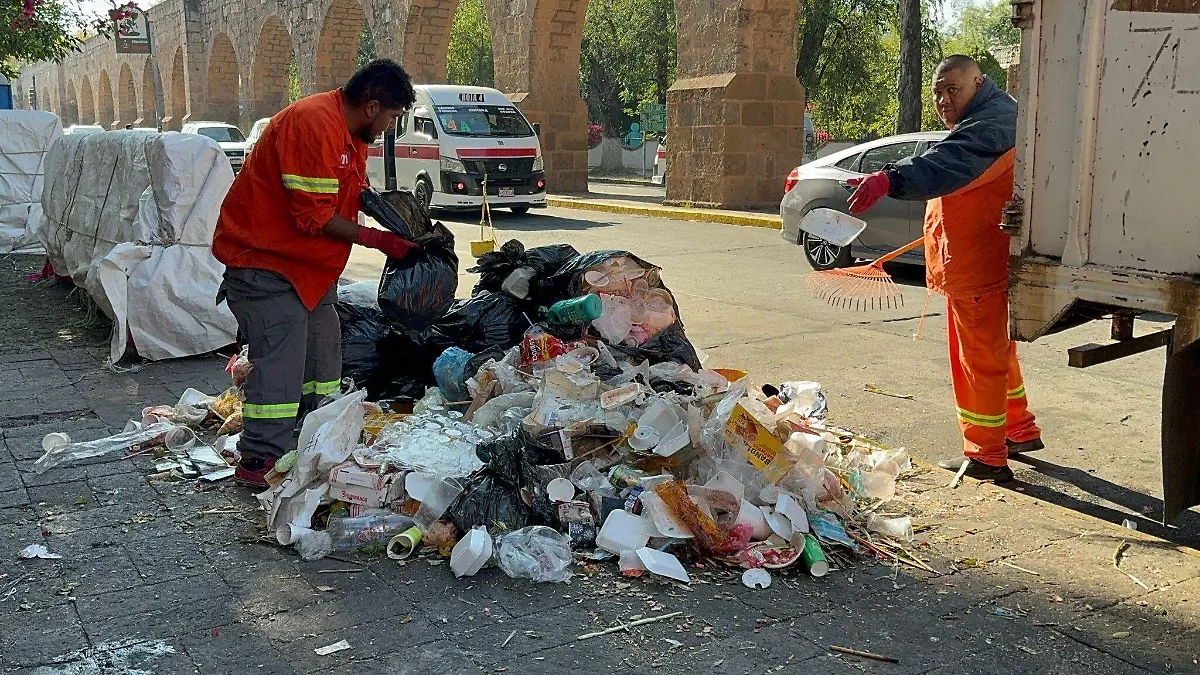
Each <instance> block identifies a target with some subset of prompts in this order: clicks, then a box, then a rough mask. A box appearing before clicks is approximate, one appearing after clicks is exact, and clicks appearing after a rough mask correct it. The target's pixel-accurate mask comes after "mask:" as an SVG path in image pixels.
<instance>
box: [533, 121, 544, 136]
mask: <svg viewBox="0 0 1200 675" xmlns="http://www.w3.org/2000/svg"><path fill="white" fill-rule="evenodd" d="M533 135H534V136H537V137H538V138H541V137H542V123H541V122H534V123H533Z"/></svg>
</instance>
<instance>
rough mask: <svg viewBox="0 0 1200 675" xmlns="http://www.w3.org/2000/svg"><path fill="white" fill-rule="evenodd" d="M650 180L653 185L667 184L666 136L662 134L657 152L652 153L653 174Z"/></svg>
mask: <svg viewBox="0 0 1200 675" xmlns="http://www.w3.org/2000/svg"><path fill="white" fill-rule="evenodd" d="M650 182H651V183H652V184H654V185H663V186H665V185H666V184H667V137H666V135H665V134H664V135H663V137H662V140H660V141H659V142H658V152H655V153H654V175H653V176H651V178H650Z"/></svg>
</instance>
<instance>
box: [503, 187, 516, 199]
mask: <svg viewBox="0 0 1200 675" xmlns="http://www.w3.org/2000/svg"><path fill="white" fill-rule="evenodd" d="M500 196H501V197H515V196H517V193H516V192H515V191H514V190H513V189H512V188H500Z"/></svg>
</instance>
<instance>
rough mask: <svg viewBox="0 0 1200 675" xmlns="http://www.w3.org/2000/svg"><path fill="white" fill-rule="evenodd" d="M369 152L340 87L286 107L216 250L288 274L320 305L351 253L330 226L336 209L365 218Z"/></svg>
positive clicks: (226, 209) (226, 259)
mask: <svg viewBox="0 0 1200 675" xmlns="http://www.w3.org/2000/svg"><path fill="white" fill-rule="evenodd" d="M366 153H367V146H366V144H365V143H363V142H362V141H360V140H358V139H355V138H352V137H351V136H350V131H349V130H348V129H347V128H346V119H345V115H344V114H343V113H342V93H341V90H340V89H335V90H333V91H329V92H325V93H324V94H314V95H313V96H308V97H305V98H302V99H300V100H299V101H296V102H295V103H293V104H291V105H290V106H288V107H286V108H284V109H283V110H282V111H280V112H279V113H277V114H276V115H275V116H274V117H272V118H271V121H270V122H269V123H268V124H267V128H266V129H265V130H264V131H263V134H262V137H261V138H260V139H259V140H258V143H256V144H255V146H254V149H253V151H252V152H251V153H250V156H249V157H248V158H246V164H245V165H244V166H243V167H242V172H241V173H240V174H239V175H238V177H237V178H236V179H235V180H234V181H233V187H231V188H230V189H229V193H228V194H227V195H225V201H224V202H223V203H222V204H221V215H220V217H219V218H218V219H217V228H216V233H215V234H214V236H213V255H214V256H216V258H217V260H220V261H221V262H222V263H224V264H225V265H226V266H229V267H250V268H255V269H264V270H269V271H272V272H276V273H278V274H281V275H283V277H284V278H286V279H287V280H288V281H289V282H291V284H292V286H293V287H295V289H296V294H297V295H299V296H300V300H301V302H303V303H304V305H305V307H308V308H309V309H310V310H312V309H313V308H314V307H316V306H317V302H318V301H320V299H321V297H322V296H323V295H325V293H326V291H328V290H329V287H330V286H332V285H333V284H335V283H336V282H337V279H338V277H339V276H340V275H341V274H342V272H343V271H344V270H345V268H346V261H347V260H348V259H349V257H350V244H348V243H346V242H344V241H338V240H336V239H332V238H330V237H326V236H325V235H324V234H323V228H324V226H325V224H326V223H328V222H329V220H330V219H331V218H333V216H334V214H339V215H341V216H342V217H344V218H346V219H347V220H350V221H357V220H358V198H359V194H360V192H361V189H362V184H363V182H364V181H365V178H366V167H367V164H366V162H367V154H366Z"/></svg>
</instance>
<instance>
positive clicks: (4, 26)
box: [0, 0, 89, 78]
mask: <svg viewBox="0 0 1200 675" xmlns="http://www.w3.org/2000/svg"><path fill="white" fill-rule="evenodd" d="M30 10H32V15H31V14H29V11H30ZM88 25H89V22H88V20H87V19H86V17H85V16H84V14H83V13H82V12H81V11H80V10H79V9H78V8H76V7H75V6H73V5H68V4H66V3H64V2H63V1H62V0H44V1H43V2H40V3H32V5H30V4H29V3H25V2H22V0H0V73H3V74H4V75H5V76H6V77H9V78H15V77H16V76H17V71H19V70H20V67H21V65H23V64H25V63H35V62H37V61H59V60H61V59H63V58H64V57H66V56H67V55H68V54H70V53H71V52H73V51H77V50H78V49H79V46H80V45H81V44H82V41H81V40H80V39H79V38H77V37H76V33H79V32H81V31H83V30H84V29H85V28H86V27H87V26H88Z"/></svg>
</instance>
